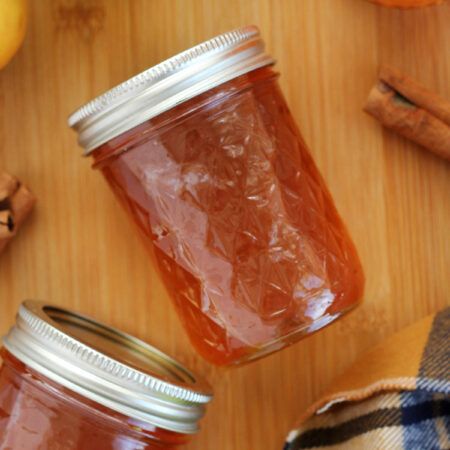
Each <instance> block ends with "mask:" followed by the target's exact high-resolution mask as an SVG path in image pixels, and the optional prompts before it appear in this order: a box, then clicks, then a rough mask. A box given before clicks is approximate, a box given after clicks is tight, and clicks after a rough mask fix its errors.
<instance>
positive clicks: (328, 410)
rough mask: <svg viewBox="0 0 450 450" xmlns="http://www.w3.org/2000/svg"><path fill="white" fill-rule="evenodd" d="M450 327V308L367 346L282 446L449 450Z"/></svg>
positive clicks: (292, 448) (323, 449)
mask: <svg viewBox="0 0 450 450" xmlns="http://www.w3.org/2000/svg"><path fill="white" fill-rule="evenodd" d="M449 330H450V308H448V309H446V310H444V311H442V312H440V313H438V314H437V315H436V316H434V317H429V318H426V319H424V320H422V321H420V322H418V323H417V324H415V325H413V326H412V327H409V328H407V329H405V330H402V331H401V332H400V333H398V334H397V335H394V336H393V337H391V338H390V339H388V340H387V341H385V342H384V343H382V344H381V345H380V346H378V347H377V348H375V349H374V350H373V351H371V352H369V353H368V354H367V355H365V356H364V357H363V358H362V359H361V360H360V361H359V362H357V363H356V364H355V365H354V366H353V367H352V368H351V369H350V370H349V371H348V372H347V373H346V374H344V375H343V376H342V377H341V378H340V379H338V380H337V382H336V385H337V388H338V389H336V388H335V389H334V390H332V391H331V392H329V393H328V394H326V395H325V396H324V397H323V398H322V399H321V400H319V401H318V402H316V403H315V404H314V405H313V406H312V407H311V408H310V409H309V410H308V411H307V412H306V413H305V414H304V415H303V417H302V418H301V419H300V422H299V424H298V426H297V428H296V429H294V430H293V431H291V433H289V436H288V438H287V442H286V445H285V447H284V450H300V449H318V450H319V449H320V450H328V449H345V450H353V449H355V450H356V449H358V450H360V449H362V450H366V449H367V450H396V449H405V450H450V340H449ZM368 372H370V373H368ZM355 386H356V387H355Z"/></svg>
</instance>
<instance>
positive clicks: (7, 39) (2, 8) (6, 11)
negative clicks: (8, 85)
mask: <svg viewBox="0 0 450 450" xmlns="http://www.w3.org/2000/svg"><path fill="white" fill-rule="evenodd" d="M26 26H27V0H0V69H1V68H2V67H4V66H6V64H8V63H9V61H10V60H11V58H12V57H13V56H14V55H15V53H16V52H17V50H18V49H19V47H20V46H21V44H22V42H23V39H24V37H25V30H26Z"/></svg>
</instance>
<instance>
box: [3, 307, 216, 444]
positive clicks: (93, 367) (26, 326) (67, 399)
mask: <svg viewBox="0 0 450 450" xmlns="http://www.w3.org/2000/svg"><path fill="white" fill-rule="evenodd" d="M4 346H5V347H4V348H2V349H1V351H0V356H1V358H2V360H3V364H2V366H1V367H0V448H2V449H5V450H6V449H17V450H19V449H26V450H59V449H61V450H112V449H115V450H131V449H133V450H144V449H145V450H162V449H167V450H169V449H171V450H175V449H178V448H179V447H180V446H182V445H183V444H185V443H186V442H188V441H189V440H190V438H191V435H192V434H193V433H194V432H195V431H196V430H197V421H198V420H199V418H200V417H201V416H202V415H203V412H204V404H205V403H206V402H207V401H208V400H209V398H210V394H209V392H208V388H206V387H205V386H200V385H198V384H199V383H200V382H199V381H197V382H194V381H193V380H194V377H193V375H192V374H191V373H190V372H188V371H187V369H184V368H183V367H182V366H180V365H179V364H178V363H176V362H175V361H174V360H172V359H170V358H169V357H167V356H165V355H164V354H162V353H161V352H159V351H157V350H156V349H154V348H153V347H150V346H148V345H147V344H144V343H143V342H141V341H139V340H137V339H134V338H132V337H131V336H128V335H125V334H123V333H120V332H118V331H117V330H114V329H112V328H109V327H107V326H106V325H102V324H99V323H98V322H95V321H93V320H92V319H88V318H86V317H84V316H80V315H78V314H76V313H73V312H70V311H66V310H63V309H60V308H56V307H50V306H46V305H42V304H40V303H36V302H26V303H24V304H23V305H22V307H21V309H20V311H19V314H18V321H17V323H16V325H15V326H14V327H13V328H12V330H11V332H10V333H9V335H8V336H7V337H6V338H5V340H4ZM103 352H104V353H103ZM111 355H115V356H114V357H112V356H111ZM119 355H120V357H119ZM185 377H186V378H187V379H188V380H189V381H188V382H187V383H186V385H184V384H183V383H184V382H183V381H180V380H182V379H183V378H185ZM159 383H161V384H159ZM174 383H175V384H174ZM163 385H164V386H165V389H163V388H162V387H163Z"/></svg>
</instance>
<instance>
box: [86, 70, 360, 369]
mask: <svg viewBox="0 0 450 450" xmlns="http://www.w3.org/2000/svg"><path fill="white" fill-rule="evenodd" d="M92 155H93V157H94V160H95V167H97V168H99V169H100V170H101V171H102V172H103V174H104V176H105V177H106V179H107V180H108V182H109V184H110V185H111V187H112V189H113V190H114V192H115V194H116V195H117V197H118V198H119V199H120V201H121V203H122V204H123V205H124V206H125V208H126V209H127V210H128V212H129V213H130V214H131V216H132V218H133V220H134V222H135V223H136V224H137V226H138V228H139V230H140V231H141V234H142V236H143V237H144V241H145V243H146V245H147V247H148V249H149V251H150V253H151V255H152V257H153V260H154V262H155V263H156V265H157V267H158V268H159V271H160V274H161V277H162V279H163V280H164V283H165V286H166V288H167V290H168V292H169V294H170V297H171V298H172V300H173V302H174V304H175V307H176V308H177V310H178V313H179V315H180V318H181V320H182V322H183V325H184V327H185V328H186V330H187V333H188V335H189V337H190V339H191V341H192V343H193V345H194V346H195V347H196V348H197V350H198V351H199V352H200V353H201V355H202V356H204V357H205V358H206V359H207V360H209V361H211V362H213V363H215V364H219V365H230V364H239V363H242V362H245V361H249V360H252V359H255V358H259V357H261V356H262V355H265V354H267V353H270V352H273V351H276V350H279V349H281V348H283V347H285V346H287V345H290V344H292V343H293V342H295V341H297V340H299V339H300V338H301V337H303V336H305V335H308V334H310V333H312V332H314V331H316V330H318V329H319V328H322V327H323V326H325V325H327V324H329V323H330V322H332V321H333V320H335V319H336V318H338V317H339V316H341V315H342V314H343V313H345V312H347V311H349V310H350V309H352V308H353V307H354V306H355V305H356V304H357V303H358V302H359V301H360V300H361V297H362V294H363V286H364V276H363V272H362V268H361V264H360V261H359V259H358V256H357V253H356V250H355V247H354V245H353V243H352V241H351V239H350V237H349V235H348V232H347V230H346V228H345V226H344V225H343V223H342V220H341V219H340V217H339V215H338V213H337V211H336V208H335V206H334V204H333V200H332V198H331V196H330V193H329V192H328V189H327V187H326V186H325V183H324V181H323V179H322V177H321V175H320V173H319V171H318V169H317V167H316V166H315V164H314V162H313V160H312V158H311V155H310V154H309V152H308V149H307V147H306V145H305V143H304V141H303V139H302V137H301V134H300V132H299V130H298V128H297V126H296V125H295V123H294V120H293V118H292V116H291V113H290V112H289V108H288V107H287V105H286V102H285V100H284V98H283V95H282V93H281V91H280V89H279V86H278V83H277V74H276V73H275V72H274V71H273V69H272V68H271V67H270V66H266V67H263V68H258V69H255V70H252V71H249V72H248V73H246V74H244V75H241V76H238V77H236V78H234V79H231V80H230V81H227V82H225V83H223V84H220V85H219V86H217V87H214V88H212V89H210V90H208V91H206V92H204V93H202V94H199V95H197V96H195V97H193V98H191V99H189V100H187V101H185V102H183V103H181V104H179V105H177V106H175V107H173V108H171V109H169V110H168V111H165V112H163V113H161V114H159V115H157V116H156V117H153V118H151V119H149V120H146V121H145V122H143V123H141V124H140V125H138V126H135V127H134V128H132V129H131V130H129V131H126V132H124V133H122V134H120V135H119V136H117V137H114V138H112V139H110V140H109V141H108V142H106V143H104V144H103V145H100V146H99V147H98V148H97V149H96V150H95V151H94V152H93V153H92ZM149 270H152V268H151V267H149ZM149 301H156V299H150V300H149Z"/></svg>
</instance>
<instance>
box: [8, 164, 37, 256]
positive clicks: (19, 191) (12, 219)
mask: <svg viewBox="0 0 450 450" xmlns="http://www.w3.org/2000/svg"><path fill="white" fill-rule="evenodd" d="M35 203H36V199H35V197H34V195H33V194H32V193H31V192H30V190H29V189H28V188H27V187H25V186H24V185H23V184H21V183H20V182H19V180H18V179H17V178H15V177H13V176H11V175H9V174H7V173H0V253H1V251H2V250H3V249H4V248H5V247H6V245H7V244H8V243H9V242H10V241H11V239H12V238H13V237H14V235H15V234H16V232H17V230H18V229H19V228H20V226H21V225H22V224H23V222H24V221H25V219H26V218H27V217H28V215H29V214H30V212H31V210H32V209H33V206H34V204H35Z"/></svg>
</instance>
